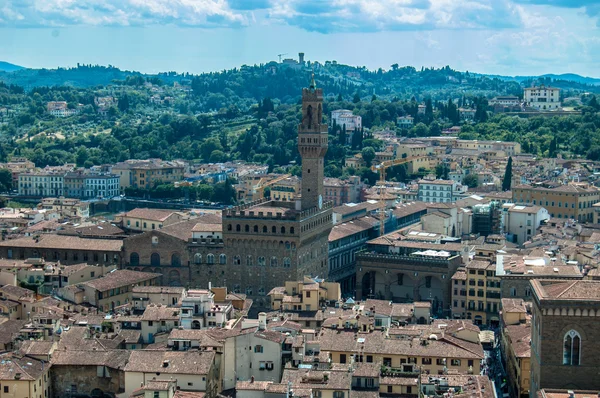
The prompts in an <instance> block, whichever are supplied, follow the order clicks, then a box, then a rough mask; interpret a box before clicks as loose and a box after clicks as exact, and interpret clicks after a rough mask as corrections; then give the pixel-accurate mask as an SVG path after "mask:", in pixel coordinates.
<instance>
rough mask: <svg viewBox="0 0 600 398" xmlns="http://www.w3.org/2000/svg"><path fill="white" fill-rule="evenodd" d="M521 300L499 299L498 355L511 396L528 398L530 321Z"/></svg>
mask: <svg viewBox="0 0 600 398" xmlns="http://www.w3.org/2000/svg"><path fill="white" fill-rule="evenodd" d="M530 317H531V316H530V315H529V314H528V313H527V307H526V305H525V303H524V302H523V300H522V299H502V335H501V343H502V356H503V358H504V362H505V363H506V370H507V372H508V374H507V376H508V380H509V383H508V384H509V388H510V392H511V397H516V398H520V397H528V396H529V388H530V381H531V322H530Z"/></svg>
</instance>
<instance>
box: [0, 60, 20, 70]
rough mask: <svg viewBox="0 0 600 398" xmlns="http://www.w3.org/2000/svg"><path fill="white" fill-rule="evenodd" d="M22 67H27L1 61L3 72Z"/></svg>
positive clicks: (0, 65) (0, 66)
mask: <svg viewBox="0 0 600 398" xmlns="http://www.w3.org/2000/svg"><path fill="white" fill-rule="evenodd" d="M21 69H25V67H23V66H19V65H15V64H11V63H10V62H4V61H0V71H2V72H14V71H17V70H21Z"/></svg>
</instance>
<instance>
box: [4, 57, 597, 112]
mask: <svg viewBox="0 0 600 398" xmlns="http://www.w3.org/2000/svg"><path fill="white" fill-rule="evenodd" d="M311 72H314V73H315V77H316V80H317V84H318V85H319V86H320V87H322V88H323V89H324V92H325V94H326V95H328V96H339V95H340V94H341V95H342V96H347V95H353V94H355V93H359V94H360V95H363V96H364V95H372V94H375V95H377V96H383V97H386V96H389V98H390V99H391V98H393V97H398V98H404V99H408V98H412V97H413V96H414V97H416V98H417V99H419V100H422V98H421V97H422V96H423V94H424V93H426V94H427V96H431V97H432V98H433V99H438V98H439V99H446V98H452V97H453V98H459V97H461V96H462V95H463V93H464V92H470V93H472V94H477V95H482V96H488V97H489V96H494V95H498V94H506V95H521V93H522V87H523V86H527V85H531V84H532V83H534V82H535V83H538V84H539V83H544V84H547V85H550V84H551V85H553V86H557V87H560V88H562V89H563V90H566V91H567V94H568V92H569V91H571V90H573V91H574V92H578V91H579V92H580V91H591V92H600V86H597V85H594V84H587V83H583V80H581V79H575V78H569V80H564V79H561V78H560V76H556V78H552V77H538V78H533V77H531V78H522V77H521V78H519V79H516V78H510V77H506V76H485V75H480V74H474V73H469V72H459V71H456V70H453V69H451V68H450V67H448V66H446V67H444V68H439V69H436V68H423V69H420V70H417V69H415V68H413V67H410V66H406V67H399V66H398V65H397V64H394V65H392V67H391V69H390V70H388V71H384V70H382V69H379V70H376V71H370V70H368V69H366V68H364V67H353V66H347V65H341V64H337V63H335V62H329V61H328V62H326V63H325V64H323V65H322V64H319V63H313V64H310V63H308V64H307V65H306V66H304V67H301V66H299V65H293V66H287V65H284V64H278V63H276V62H270V63H268V64H261V65H254V66H242V67H240V68H234V69H230V70H224V71H220V72H211V73H204V74H200V75H191V74H188V73H184V74H180V73H175V72H167V73H159V74H157V75H147V74H142V73H140V72H132V71H123V70H120V69H118V68H116V67H114V66H110V65H109V66H98V65H78V66H77V67H75V68H58V69H20V70H16V71H11V72H6V71H0V81H3V82H5V83H6V84H12V85H18V86H21V87H23V88H24V89H25V90H26V91H30V90H32V89H33V88H35V87H42V86H46V87H52V86H71V87H78V88H90V87H96V86H108V85H111V84H123V83H124V84H130V85H131V83H132V82H133V83H137V82H139V79H140V78H143V79H145V80H150V79H151V80H154V81H157V80H156V79H159V80H160V81H161V83H164V84H168V85H172V84H173V83H175V82H178V83H183V84H191V85H192V88H193V89H194V92H195V93H196V94H198V95H203V96H204V95H207V94H209V93H211V94H214V95H223V96H225V97H231V96H233V95H235V96H237V97H239V98H252V99H260V98H264V97H270V98H277V99H279V100H280V101H281V102H284V103H292V102H295V101H297V99H298V96H299V93H300V90H301V88H302V87H305V86H306V84H307V81H308V79H309V76H310V73H311ZM569 76H571V75H569ZM572 76H578V75H572ZM578 77H580V78H581V76H578ZM577 80H579V81H577ZM216 102H218V101H216Z"/></svg>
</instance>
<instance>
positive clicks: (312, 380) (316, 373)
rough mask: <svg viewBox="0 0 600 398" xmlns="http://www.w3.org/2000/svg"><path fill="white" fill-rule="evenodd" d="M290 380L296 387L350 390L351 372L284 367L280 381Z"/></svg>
mask: <svg viewBox="0 0 600 398" xmlns="http://www.w3.org/2000/svg"><path fill="white" fill-rule="evenodd" d="M288 381H289V382H291V383H292V387H293V388H294V392H295V391H296V389H298V388H299V389H308V390H310V389H317V390H325V389H326V390H350V386H351V383H352V373H350V372H348V370H347V369H346V370H345V371H342V370H339V371H333V370H332V371H321V370H312V369H311V370H308V369H285V370H284V372H283V377H282V378H281V383H282V384H285V383H288Z"/></svg>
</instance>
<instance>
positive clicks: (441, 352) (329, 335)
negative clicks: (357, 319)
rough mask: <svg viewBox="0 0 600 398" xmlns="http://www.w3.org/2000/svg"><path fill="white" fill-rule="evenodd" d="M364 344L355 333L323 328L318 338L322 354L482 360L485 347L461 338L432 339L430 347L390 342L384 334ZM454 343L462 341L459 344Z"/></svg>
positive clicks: (376, 334)
mask: <svg viewBox="0 0 600 398" xmlns="http://www.w3.org/2000/svg"><path fill="white" fill-rule="evenodd" d="M359 337H362V338H364V339H365V341H364V343H359V342H358V341H357V339H356V336H355V334H354V331H347V330H335V329H322V331H321V334H320V335H319V336H318V341H319V342H320V343H321V350H322V351H337V352H340V351H341V352H344V351H345V352H358V351H361V352H363V353H365V354H388V353H395V354H396V355H406V356H425V357H433V358H436V357H441V356H444V357H452V358H467V359H482V358H483V348H481V345H474V346H471V345H469V344H467V342H464V341H463V340H459V339H452V340H451V341H450V339H449V340H448V341H443V340H429V341H428V344H427V345H422V344H419V341H417V342H415V343H413V341H412V339H390V338H386V337H385V335H384V334H383V332H380V331H374V332H371V333H369V334H366V335H364V336H359ZM455 340H459V341H460V345H457V342H456V341H455Z"/></svg>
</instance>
